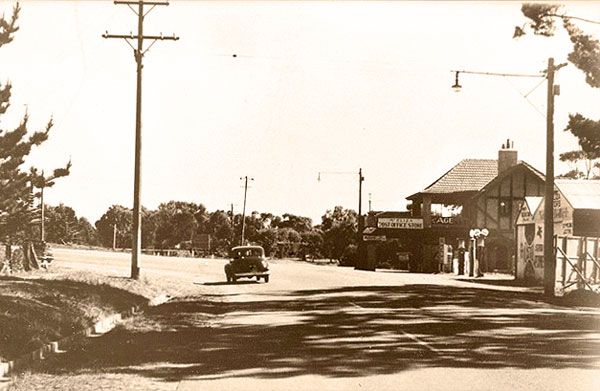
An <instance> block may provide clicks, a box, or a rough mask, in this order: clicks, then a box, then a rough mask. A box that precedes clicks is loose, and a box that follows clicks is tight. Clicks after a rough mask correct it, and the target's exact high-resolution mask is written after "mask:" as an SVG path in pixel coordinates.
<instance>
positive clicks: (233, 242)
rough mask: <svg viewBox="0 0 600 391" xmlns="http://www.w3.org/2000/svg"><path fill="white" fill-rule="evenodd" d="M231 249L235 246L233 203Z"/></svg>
mask: <svg viewBox="0 0 600 391" xmlns="http://www.w3.org/2000/svg"><path fill="white" fill-rule="evenodd" d="M230 213H231V214H230V216H231V232H232V235H231V247H233V246H235V216H234V215H233V203H231V212H230Z"/></svg>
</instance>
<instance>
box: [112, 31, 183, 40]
mask: <svg viewBox="0 0 600 391" xmlns="http://www.w3.org/2000/svg"><path fill="white" fill-rule="evenodd" d="M102 38H122V39H138V38H141V39H152V40H154V41H178V40H179V37H178V36H176V35H175V34H173V35H162V34H161V35H141V36H138V35H134V34H109V33H108V32H106V33H104V34H102Z"/></svg>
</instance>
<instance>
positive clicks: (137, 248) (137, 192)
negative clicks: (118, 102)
mask: <svg viewBox="0 0 600 391" xmlns="http://www.w3.org/2000/svg"><path fill="white" fill-rule="evenodd" d="M114 3H115V4H122V5H127V6H128V7H129V8H130V9H131V10H132V11H133V12H134V13H135V14H136V15H137V17H138V32H137V35H134V34H131V33H130V34H129V35H127V34H109V33H108V32H106V33H105V34H103V35H102V37H104V38H119V39H124V40H125V42H127V44H128V45H129V46H131V48H132V49H133V54H134V57H135V63H136V69H137V83H136V86H137V89H136V106H135V164H134V166H135V167H134V180H133V218H132V230H131V234H132V244H131V278H133V279H136V280H137V279H138V278H139V276H140V268H139V266H138V265H139V256H140V252H141V242H142V240H141V239H142V230H141V227H142V224H141V223H142V213H141V171H142V159H141V154H142V68H143V64H142V59H143V57H144V54H145V53H146V52H147V51H148V50H149V49H150V48H151V47H152V45H154V44H155V43H156V41H159V40H160V41H163V40H172V41H176V40H178V39H179V37H176V36H175V35H172V36H168V37H167V36H163V35H162V34H160V35H144V18H145V17H146V15H148V13H149V12H150V11H152V10H153V9H154V7H156V6H157V5H169V2H168V1H150V0H138V1H135V0H124V1H115V2H114ZM145 5H147V6H150V8H149V9H148V10H146V11H145V10H144V6H145ZM134 6H137V10H136V8H135V7H134ZM130 40H131V41H134V40H135V41H137V47H134V46H133V45H132V43H131V42H130ZM144 40H149V41H152V42H151V43H150V45H149V46H148V47H147V48H146V49H144Z"/></svg>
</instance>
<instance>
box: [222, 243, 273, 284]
mask: <svg viewBox="0 0 600 391" xmlns="http://www.w3.org/2000/svg"><path fill="white" fill-rule="evenodd" d="M270 274H271V272H270V271H269V264H268V263H267V258H266V257H265V250H264V249H263V248H262V247H260V246H238V247H234V248H232V249H231V260H230V261H229V263H228V264H226V265H225V277H227V282H235V281H237V279H238V278H254V277H256V280H257V281H260V279H261V278H262V279H264V280H265V282H269V275H270Z"/></svg>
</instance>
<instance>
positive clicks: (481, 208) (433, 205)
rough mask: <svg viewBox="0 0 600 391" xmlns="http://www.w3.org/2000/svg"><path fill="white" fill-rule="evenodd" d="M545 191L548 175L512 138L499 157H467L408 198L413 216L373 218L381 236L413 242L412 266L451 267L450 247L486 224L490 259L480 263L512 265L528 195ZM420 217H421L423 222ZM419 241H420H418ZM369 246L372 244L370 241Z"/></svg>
mask: <svg viewBox="0 0 600 391" xmlns="http://www.w3.org/2000/svg"><path fill="white" fill-rule="evenodd" d="M543 192H544V175H543V174H542V173H541V172H540V171H539V170H537V169H535V168H534V167H532V166H531V165H530V164H528V163H526V162H523V161H519V160H518V155H517V151H516V150H514V149H513V148H512V144H511V143H510V140H507V142H506V144H504V145H502V148H501V149H500V150H499V151H498V159H464V160H461V161H460V162H459V163H458V164H456V165H455V166H454V167H452V168H451V169H450V170H448V171H447V172H446V173H445V174H443V175H442V176H440V177H439V178H438V179H437V180H435V181H434V182H433V183H432V184H431V185H429V186H427V187H426V188H425V189H423V190H422V191H420V192H418V193H415V194H412V195H410V196H409V197H407V199H408V200H409V201H411V202H412V204H411V205H410V206H409V208H410V211H411V216H410V218H400V217H398V218H395V219H393V218H390V217H381V219H380V220H383V221H384V223H383V224H380V222H376V223H373V224H375V225H376V226H377V228H378V229H377V230H376V231H374V232H372V234H373V235H377V236H378V237H380V238H381V237H383V236H385V237H387V238H396V239H397V240H400V242H402V240H403V238H404V239H406V241H407V242H410V243H411V246H412V247H411V254H412V259H411V262H410V264H411V269H412V270H414V271H427V272H434V271H438V270H444V269H445V270H447V269H448V267H447V266H448V265H445V266H444V265H443V264H444V263H446V262H447V260H448V258H449V255H450V254H447V253H446V252H450V251H452V250H456V249H457V248H464V247H468V246H469V243H470V236H469V231H470V230H471V229H473V228H480V229H483V228H487V229H488V231H489V232H490V235H489V237H488V240H487V241H486V250H485V251H486V257H485V258H486V260H487V261H488V262H487V264H485V263H484V264H483V265H480V266H481V268H482V269H484V270H485V269H487V270H496V269H498V270H502V271H511V270H513V269H514V261H513V259H514V255H515V251H516V250H515V240H514V236H515V231H514V223H515V221H516V218H517V214H518V212H519V210H520V206H521V204H522V203H523V201H524V199H525V197H528V196H540V195H542V194H543ZM419 221H420V222H419ZM416 242H418V245H417V244H416ZM367 247H368V246H367Z"/></svg>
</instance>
